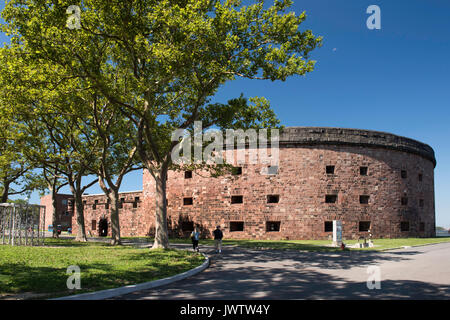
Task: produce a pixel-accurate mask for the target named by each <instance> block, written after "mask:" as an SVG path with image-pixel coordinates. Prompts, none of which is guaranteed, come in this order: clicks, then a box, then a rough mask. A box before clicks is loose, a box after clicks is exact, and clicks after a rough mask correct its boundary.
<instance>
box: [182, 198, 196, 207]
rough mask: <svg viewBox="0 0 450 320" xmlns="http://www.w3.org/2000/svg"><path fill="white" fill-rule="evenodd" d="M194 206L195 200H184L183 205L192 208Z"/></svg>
mask: <svg viewBox="0 0 450 320" xmlns="http://www.w3.org/2000/svg"><path fill="white" fill-rule="evenodd" d="M193 204H194V198H183V205H185V206H191V205H193Z"/></svg>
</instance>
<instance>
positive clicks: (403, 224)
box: [400, 221, 409, 232]
mask: <svg viewBox="0 0 450 320" xmlns="http://www.w3.org/2000/svg"><path fill="white" fill-rule="evenodd" d="M400 230H401V231H402V232H405V231H409V221H402V222H400Z"/></svg>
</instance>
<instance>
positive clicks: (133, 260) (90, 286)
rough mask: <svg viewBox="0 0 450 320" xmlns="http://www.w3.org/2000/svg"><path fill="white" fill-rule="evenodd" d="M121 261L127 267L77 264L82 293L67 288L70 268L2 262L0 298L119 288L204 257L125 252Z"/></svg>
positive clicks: (168, 252)
mask: <svg viewBox="0 0 450 320" xmlns="http://www.w3.org/2000/svg"><path fill="white" fill-rule="evenodd" d="M120 249H121V248H119V250H120ZM120 260H121V261H126V263H121V264H115V263H114V262H109V263H108V262H107V261H105V262H104V263H103V262H98V261H96V262H86V261H80V263H77V264H76V265H77V266H78V267H79V268H80V274H81V277H80V279H81V289H79V290H70V289H68V288H67V281H68V278H69V277H70V276H71V275H72V274H67V273H66V272H67V267H69V266H67V267H63V268H61V267H51V266H32V265H30V264H26V263H1V262H0V295H3V299H5V298H6V299H7V298H9V296H11V295H14V294H21V293H33V294H42V293H48V295H43V296H39V297H38V298H39V299H42V298H49V297H57V296H65V295H73V294H79V293H83V292H89V291H97V290H103V289H110V288H117V287H121V286H126V285H130V284H137V283H142V282H148V281H153V280H157V279H161V278H166V277H169V276H173V275H175V274H178V273H181V272H184V271H187V270H189V269H192V268H195V267H196V266H198V265H199V264H200V263H201V261H203V257H202V256H197V255H195V256H187V255H186V254H185V253H183V252H180V251H178V250H173V249H171V250H157V251H152V252H149V251H142V254H137V253H133V252H131V253H126V252H125V253H122V254H121V256H120ZM69 282H70V283H72V281H69ZM0 299H2V297H0Z"/></svg>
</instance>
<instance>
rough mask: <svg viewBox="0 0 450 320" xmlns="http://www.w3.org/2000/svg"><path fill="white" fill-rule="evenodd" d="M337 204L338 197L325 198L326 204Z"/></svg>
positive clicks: (328, 196) (329, 195) (327, 196)
mask: <svg viewBox="0 0 450 320" xmlns="http://www.w3.org/2000/svg"><path fill="white" fill-rule="evenodd" d="M336 202H337V195H335V194H327V195H326V196H325V203H336Z"/></svg>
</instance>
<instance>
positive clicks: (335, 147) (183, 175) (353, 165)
mask: <svg viewBox="0 0 450 320" xmlns="http://www.w3.org/2000/svg"><path fill="white" fill-rule="evenodd" d="M263 166H264V165H262V164H244V165H240V166H238V167H236V170H233V173H231V174H227V175H223V176H221V177H219V178H213V177H209V176H208V174H207V173H206V172H195V171H185V172H179V171H171V172H169V177H168V181H167V216H168V217H167V218H168V226H169V233H170V235H171V236H173V237H177V236H179V237H180V236H181V237H187V236H188V234H189V233H190V231H191V230H193V228H194V225H198V226H199V228H200V230H201V233H202V235H203V237H211V235H212V231H213V230H214V229H215V226H217V225H220V226H221V227H222V230H223V231H224V237H225V238H229V239H230V238H234V239H252V238H254V239H291V240H293V239H330V237H331V235H332V231H333V230H332V221H333V220H340V221H342V227H343V238H344V239H355V238H359V237H361V236H367V235H368V233H369V230H370V233H371V234H372V236H373V238H397V237H433V236H435V205H434V167H435V166H436V160H435V156H434V151H433V149H432V148H431V147H430V146H428V145H426V144H424V143H421V142H418V141H416V140H412V139H409V138H405V137H400V136H397V135H393V134H390V133H385V132H377V131H368V130H359V129H342V128H322V127H289V128H285V129H284V130H283V131H282V132H281V134H280V141H279V165H278V166H277V167H271V168H270V170H269V174H261V172H262V169H263ZM266 171H267V170H266ZM152 179H153V178H152V177H151V175H150V174H149V173H148V172H146V171H144V174H143V190H142V191H135V192H123V193H121V194H120V201H121V209H120V213H119V215H120V227H121V235H122V236H151V235H153V234H154V228H155V226H154V219H155V218H154V216H155V202H154V194H155V184H154V182H153V181H152ZM83 197H84V205H85V212H84V215H85V223H86V226H85V227H86V232H87V233H88V235H89V234H91V235H92V236H102V235H103V236H105V235H108V236H109V235H110V227H109V209H108V203H107V202H106V197H105V196H104V195H84V196H83ZM57 203H58V207H57V212H58V213H59V214H60V215H61V223H62V226H63V228H64V229H66V228H68V227H72V228H73V229H74V230H73V231H74V232H76V228H77V225H76V220H75V219H76V217H75V213H74V209H73V202H72V196H71V195H63V194H61V195H58V199H57ZM41 204H42V205H44V206H46V207H47V210H46V211H47V212H51V198H50V195H47V196H45V197H42V198H41ZM50 224H51V214H48V215H47V221H46V225H50Z"/></svg>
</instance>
